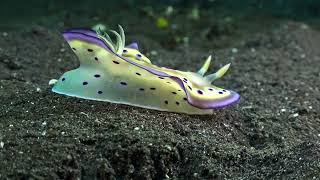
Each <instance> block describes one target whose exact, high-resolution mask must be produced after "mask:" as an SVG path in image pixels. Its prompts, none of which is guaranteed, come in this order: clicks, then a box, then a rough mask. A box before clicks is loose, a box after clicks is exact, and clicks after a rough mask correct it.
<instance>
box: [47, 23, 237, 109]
mask: <svg viewBox="0 0 320 180" xmlns="http://www.w3.org/2000/svg"><path fill="white" fill-rule="evenodd" d="M119 29H120V33H117V32H115V31H111V32H112V33H113V34H114V35H115V37H116V39H117V41H116V43H114V42H113V41H112V39H111V38H110V36H109V35H108V34H107V33H105V32H101V31H98V32H96V31H93V30H88V29H70V30H67V31H65V32H64V33H63V36H64V38H65V39H66V40H67V42H68V43H69V45H70V47H71V49H72V50H73V52H74V53H75V54H76V55H77V57H78V59H79V61H80V66H79V67H78V68H76V69H74V70H71V71H68V72H65V73H64V74H63V75H62V76H61V77H60V78H59V79H58V80H51V81H50V82H49V84H51V85H53V88H52V91H53V92H56V93H59V94H64V95H68V96H74V97H79V98H84V99H90V100H97V101H107V102H112V103H120V104H127V105H132V106H138V107H143V108H149V109H155V110H160V111H170V112H179V113H187V114H212V113H213V109H214V108H221V107H225V106H228V105H231V104H233V103H235V102H237V101H238V100H239V98H240V95H239V94H238V93H236V92H234V91H231V90H226V89H223V88H219V87H216V86H213V85H212V81H214V80H216V79H218V78H221V77H222V76H223V75H224V74H225V72H226V71H227V70H228V68H229V66H230V64H227V65H225V66H224V67H222V68H221V69H219V70H218V71H217V72H216V73H214V74H211V75H207V76H204V75H205V73H206V72H207V70H208V69H209V66H210V62H211V56H209V57H208V58H207V60H206V61H205V63H204V65H203V66H202V68H201V69H200V70H199V71H198V72H197V73H196V72H183V71H178V70H173V69H169V68H164V67H158V66H156V65H154V64H152V63H151V61H150V60H149V59H148V58H147V57H146V56H145V55H143V54H142V53H141V52H140V51H139V49H138V45H137V44H136V43H132V44H129V45H128V46H125V34H124V31H123V29H122V27H121V26H119Z"/></svg>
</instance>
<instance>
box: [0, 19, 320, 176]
mask: <svg viewBox="0 0 320 180" xmlns="http://www.w3.org/2000/svg"><path fill="white" fill-rule="evenodd" d="M78 15H79V14H78ZM209 15H210V14H209ZM209 15H207V16H209ZM124 16H125V15H118V16H116V15H115V16H114V17H108V18H109V19H108V18H101V20H100V21H99V22H105V23H108V25H111V26H112V27H116V24H118V23H120V24H122V25H123V26H124V28H125V30H127V36H128V39H129V40H137V41H138V42H140V46H141V49H142V51H143V52H144V53H149V54H150V52H151V51H152V50H156V51H157V53H158V54H157V55H150V59H151V60H153V63H155V64H157V65H161V66H166V67H171V68H176V69H181V70H192V71H196V70H197V69H198V68H200V66H201V65H202V63H203V61H204V60H205V57H206V56H207V55H209V54H211V53H213V52H214V55H215V56H214V57H215V58H214V61H213V65H211V70H210V72H214V70H217V69H218V67H220V66H221V65H223V64H226V63H228V62H231V63H232V66H231V68H230V70H229V72H228V73H227V74H226V75H225V77H223V78H222V79H221V80H218V81H217V82H216V84H217V85H218V86H222V87H225V88H229V89H233V90H235V91H238V92H239V93H240V94H241V101H240V103H239V104H237V105H235V106H232V107H229V108H225V109H220V110H216V111H215V113H214V114H213V115H206V116H190V115H184V114H175V113H168V112H159V111H153V110H147V109H141V108H137V107H131V106H126V105H119V104H111V103H106V102H96V101H89V100H83V99H77V98H72V97H67V96H62V95H58V94H54V93H52V92H51V91H50V87H49V85H48V81H49V80H50V79H53V78H58V77H59V76H60V75H61V74H62V73H63V72H65V71H67V70H70V69H72V68H75V67H76V66H77V65H78V62H77V60H76V57H75V56H74V55H73V53H72V51H71V50H70V48H69V47H68V45H67V44H66V42H65V41H64V40H63V38H62V37H61V35H60V32H61V31H62V30H63V29H64V28H67V27H76V26H79V25H81V26H83V24H85V23H84V22H82V21H79V22H75V21H76V20H79V19H80V18H78V17H73V16H71V17H69V16H66V17H63V18H61V17H58V19H59V18H61V19H59V20H58V21H59V22H55V21H57V20H56V19H55V18H52V19H50V18H49V17H48V18H47V19H48V21H50V20H52V21H53V22H52V23H51V24H50V23H47V24H46V23H44V22H43V21H40V22H39V23H30V24H29V23H26V24H25V25H24V26H23V28H21V27H20V26H18V25H14V23H12V24H11V25H8V26H4V25H1V29H0V31H1V32H6V33H7V34H6V33H2V34H1V37H0V69H1V71H0V79H1V80H0V100H1V104H0V145H1V146H0V179H6V178H9V179H11V178H14V179H15V178H32V179H47V178H50V179H54V178H56V179H58V178H64V179H76V178H84V179H94V177H98V178H105V179H131V178H133V179H151V178H152V179H165V178H171V179H187V178H188V179H213V178H215V179H217V178H228V179H237V178H242V179H256V178H258V179H259V178H299V179H302V178H307V179H311V178H315V179H318V178H319V177H320V160H319V159H320V144H319V139H320V114H319V111H320V103H319V102H320V94H319V87H320V81H319V78H320V73H319V68H320V65H319V63H320V32H319V31H318V30H316V29H314V28H312V27H309V26H307V25H305V24H303V23H298V22H291V21H285V20H275V19H269V20H266V19H264V18H263V17H260V19H259V18H257V19H246V18H245V17H244V18H238V19H236V20H234V21H233V22H231V23H230V22H229V23H224V24H223V23H218V22H217V21H214V20H212V19H215V18H214V16H213V17H212V18H210V17H206V18H203V19H201V20H199V21H196V22H192V21H191V20H188V19H185V18H183V16H184V14H182V15H180V16H179V15H177V16H176V17H173V20H172V21H173V22H175V23H177V25H178V27H180V29H179V30H178V31H177V32H176V34H177V35H179V36H182V37H183V36H188V37H189V45H188V46H186V45H183V44H175V43H174V42H173V40H172V39H174V36H175V35H174V33H172V32H169V30H158V29H156V28H155V27H154V21H153V20H151V19H150V18H148V17H146V16H145V15H144V14H141V13H140V14H139V13H137V14H133V15H131V16H125V17H127V18H125V17H124ZM88 17H90V16H88ZM93 19H95V18H93ZM216 19H219V18H216ZM248 21H249V22H248ZM86 22H90V18H89V19H87V21H86ZM94 22H96V20H92V21H91V22H90V23H91V24H90V23H88V25H89V24H90V25H92V23H94ZM137 22H140V23H142V24H143V27H141V26H140V27H137V26H133V25H134V24H136V23H137ZM55 23H56V24H57V25H55ZM145 27H147V28H145ZM208 28H210V29H211V30H208ZM232 48H237V50H238V52H235V50H233V51H234V52H232Z"/></svg>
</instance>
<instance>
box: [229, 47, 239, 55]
mask: <svg viewBox="0 0 320 180" xmlns="http://www.w3.org/2000/svg"><path fill="white" fill-rule="evenodd" d="M231 52H232V53H234V54H236V53H238V52H239V50H238V49H237V48H232V49H231Z"/></svg>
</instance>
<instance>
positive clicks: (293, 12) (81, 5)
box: [0, 0, 320, 24]
mask: <svg viewBox="0 0 320 180" xmlns="http://www.w3.org/2000/svg"><path fill="white" fill-rule="evenodd" d="M167 5H172V6H175V7H176V8H185V7H190V6H194V5H197V6H199V7H200V8H204V9H212V10H214V9H220V8H223V9H225V11H233V12H238V13H239V12H241V13H243V14H246V13H252V14H255V13H258V14H261V13H264V14H268V15H272V16H277V17H285V18H290V19H295V20H304V21H317V20H319V18H320V1H319V0H241V1H240V0H238V1H234V0H199V1H196V0H161V2H160V1H150V0H123V1H120V2H119V1H117V0H108V1H105V0H93V1H88V0H77V1H71V0H69V1H64V0H47V1H45V0H28V1H19V0H18V1H10V0H1V2H0V9H1V11H0V17H1V20H2V24H3V23H4V22H10V21H12V20H14V19H21V18H24V17H30V16H34V18H35V19H37V18H38V17H41V16H46V15H50V14H51V15H53V14H54V13H56V11H57V10H58V9H59V10H61V9H63V10H64V11H65V12H68V11H77V12H78V13H82V12H83V11H85V10H89V9H90V11H91V13H92V14H94V13H98V12H99V11H103V10H112V8H113V7H115V6H123V7H124V8H125V9H124V10H126V11H127V10H130V11H134V10H135V9H138V7H141V6H152V7H153V8H155V9H156V8H161V6H167ZM114 13H121V12H114Z"/></svg>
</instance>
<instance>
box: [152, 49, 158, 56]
mask: <svg viewBox="0 0 320 180" xmlns="http://www.w3.org/2000/svg"><path fill="white" fill-rule="evenodd" d="M150 54H151V55H152V56H156V55H158V52H157V51H155V50H152V51H151V52H150Z"/></svg>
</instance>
